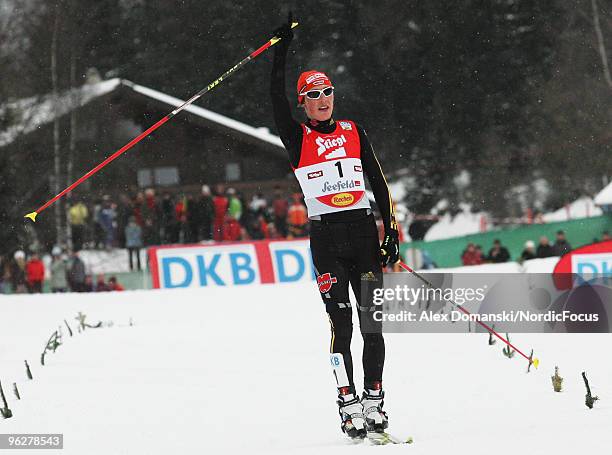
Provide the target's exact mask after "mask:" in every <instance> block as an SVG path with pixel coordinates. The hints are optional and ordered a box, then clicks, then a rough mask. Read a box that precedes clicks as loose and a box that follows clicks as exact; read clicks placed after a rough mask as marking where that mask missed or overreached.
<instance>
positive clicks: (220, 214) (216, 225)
mask: <svg viewBox="0 0 612 455" xmlns="http://www.w3.org/2000/svg"><path fill="white" fill-rule="evenodd" d="M228 205H229V201H228V200H227V198H226V197H225V196H223V195H222V194H218V195H217V196H215V197H214V198H213V206H214V208H215V218H214V220H213V239H214V240H216V241H219V240H222V239H223V225H224V224H225V214H226V213H227V206H228Z"/></svg>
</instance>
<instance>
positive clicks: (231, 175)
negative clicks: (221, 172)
mask: <svg viewBox="0 0 612 455" xmlns="http://www.w3.org/2000/svg"><path fill="white" fill-rule="evenodd" d="M240 179H241V175H240V164H239V163H227V164H226V165H225V181H227V182H235V181H237V180H240Z"/></svg>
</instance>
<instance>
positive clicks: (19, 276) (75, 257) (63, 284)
mask: <svg viewBox="0 0 612 455" xmlns="http://www.w3.org/2000/svg"><path fill="white" fill-rule="evenodd" d="M51 256H52V258H51V263H50V264H49V266H48V268H49V270H48V272H49V289H50V291H51V292H54V293H55V292H68V291H71V292H102V291H123V290H124V289H123V286H122V285H121V284H119V282H118V281H117V278H116V277H115V276H111V277H110V278H109V279H108V281H106V279H105V277H104V275H103V274H100V275H98V276H97V277H96V280H95V282H94V279H93V277H92V275H91V274H88V273H87V272H86V268H85V263H84V262H83V260H82V259H81V258H80V257H79V253H78V252H73V253H72V254H71V255H70V257H69V256H68V255H67V254H65V253H63V252H62V250H61V248H59V247H57V246H56V247H54V248H53V250H52V252H51ZM45 272H46V270H45V264H44V262H43V261H42V259H41V258H40V257H39V255H38V254H37V253H33V254H32V255H30V257H29V258H27V257H26V254H25V252H23V251H21V250H18V251H16V252H15V253H14V254H13V256H12V257H6V256H2V257H0V294H4V293H6V292H8V291H10V292H11V293H13V294H24V293H27V292H29V293H32V294H34V293H41V292H43V282H44V280H45Z"/></svg>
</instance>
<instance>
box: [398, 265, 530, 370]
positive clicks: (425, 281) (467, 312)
mask: <svg viewBox="0 0 612 455" xmlns="http://www.w3.org/2000/svg"><path fill="white" fill-rule="evenodd" d="M399 265H400V266H401V267H402V268H403V269H405V270H407V271H409V272H410V273H412V274H413V275H414V276H416V277H417V278H418V279H419V280H421V281H422V282H423V283H425V284H426V285H427V286H428V287H429V288H430V289H435V286H434V285H433V284H431V283H430V282H429V281H428V280H427V279H426V278H425V277H423V275H421V274H420V273H417V272H415V271H414V270H412V268H410V267H409V266H408V265H406V264H404V263H403V262H402V261H400V262H399ZM445 300H446V301H447V302H450V303H451V304H452V305H453V306H454V307H455V308H458V309H459V310H460V311H462V312H463V313H464V314H467V315H468V316H471V315H472V313H470V312H469V311H468V310H466V309H465V308H463V306H461V305H459V304H457V303H455V302H454V301H453V300H452V299H450V298H445ZM476 322H477V323H478V324H480V325H481V326H482V327H484V328H485V329H486V330H487V331H488V332H489V333H490V334H492V335H495V336H496V337H497V338H499V339H500V340H502V341H503V342H504V343H506V344H507V345H508V346H510V347H511V348H512V349H514V350H515V351H516V352H518V353H519V354H520V355H522V356H523V357H525V359H527V361H528V362H529V364H530V365H533V366H534V367H536V368H537V367H538V365H539V364H540V359H537V358H532V356H527V355H525V353H523V351H521V350H520V349H519V348H517V347H516V346H514V345H513V344H512V343H510V341H508V340H506V339H505V338H504V337H503V336H501V335H500V334H499V333H497V332H496V331H495V330H493V329H492V328H491V327H489V326H488V325H487V324H485V323H484V322H482V321H479V320H478V319H476Z"/></svg>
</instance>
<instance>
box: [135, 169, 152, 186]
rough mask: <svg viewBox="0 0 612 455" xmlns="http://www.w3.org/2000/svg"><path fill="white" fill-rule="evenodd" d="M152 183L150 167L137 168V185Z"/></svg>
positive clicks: (149, 184)
mask: <svg viewBox="0 0 612 455" xmlns="http://www.w3.org/2000/svg"><path fill="white" fill-rule="evenodd" d="M152 184H153V174H152V173H151V169H138V186H139V187H140V188H144V187H146V186H151V185H152Z"/></svg>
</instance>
